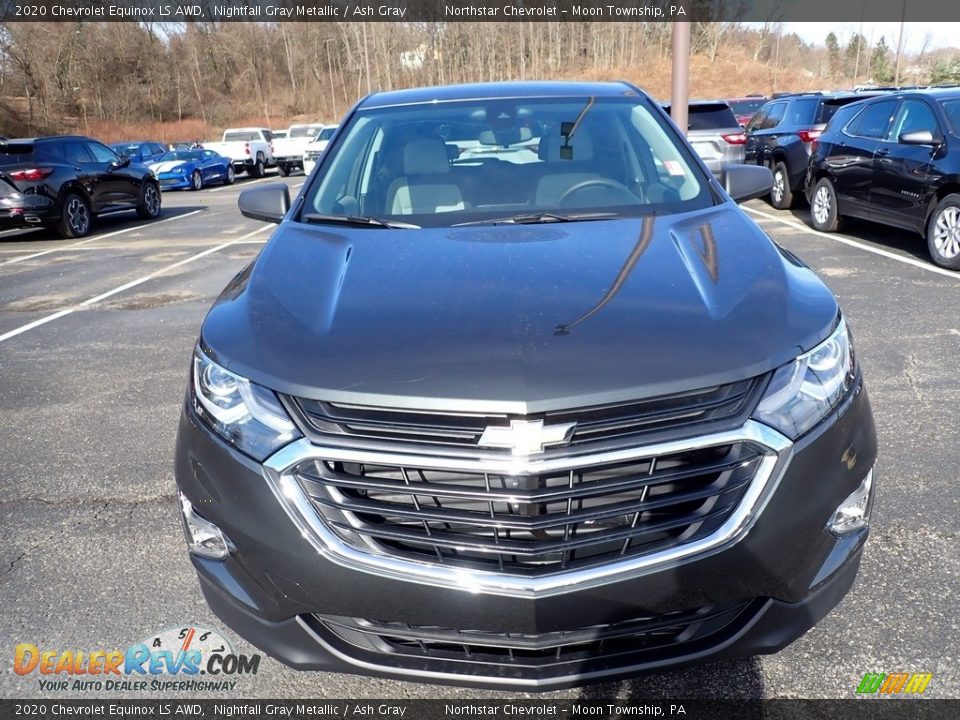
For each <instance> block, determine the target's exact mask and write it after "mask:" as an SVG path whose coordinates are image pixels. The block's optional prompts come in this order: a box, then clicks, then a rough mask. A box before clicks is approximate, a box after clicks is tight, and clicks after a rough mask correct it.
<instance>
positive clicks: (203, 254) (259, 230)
mask: <svg viewBox="0 0 960 720" xmlns="http://www.w3.org/2000/svg"><path fill="white" fill-rule="evenodd" d="M273 227H274V226H273V225H272V224H270V225H264V226H263V227H260V228H257V229H256V230H254V231H253V232H249V233H247V234H246V235H243V236H241V237H238V238H237V239H236V240H231V241H230V242H225V243H221V244H219V245H216V246H214V247H212V248H207V249H206V250H204V251H203V252H199V253H197V254H196V255H191V256H190V257H188V258H184V259H183V260H179V261H177V262H175V263H172V264H171V265H167V266H166V267H162V268H160V269H159V270H157V271H155V272H152V273H150V274H149V275H144V276H143V277H139V278H137V279H136V280H131V281H130V282H128V283H124V284H123V285H120V286H119V287H115V288H113V289H112V290H107V291H106V292H105V293H100V294H99V295H95V296H94V297H92V298H88V299H86V300H84V301H83V302H81V303H79V304H78V305H74V306H73V307H69V308H65V309H63V310H58V311H57V312H55V313H53V314H52V315H47V316H46V317H42V318H40V319H39V320H34V321H33V322H31V323H27V324H26V325H21V326H20V327H18V328H14V329H13V330H10V331H9V332H5V333H4V334H3V335H0V342H3V341H4V340H9V339H10V338H12V337H16V336H17V335H22V334H23V333H25V332H29V331H30V330H33V329H34V328H37V327H40V326H41V325H46V324H47V323H49V322H53V321H54V320H57V319H59V318H62V317H64V316H65V315H70V314H71V313H74V312H76V311H77V310H80V309H81V308H84V307H89V306H91V305H95V304H96V303H98V302H100V301H101V300H106V299H107V298H109V297H113V296H114V295H117V294H118V293H122V292H124V291H125V290H129V289H130V288H134V287H136V286H137V285H142V284H143V283H145V282H147V281H148V280H152V279H153V278H155V277H157V276H159V275H163V274H164V273H165V272H167V271H169V270H173V269H174V268H178V267H182V266H183V265H187V264H189V263H192V262H193V261H194V260H199V259H200V258H203V257H206V256H207V255H210V254H212V253H215V252H217V251H219V250H223V249H224V248H228V247H230V246H231V245H236V244H238V243H240V242H241V241H243V240H248V239H249V238H252V237H253V236H254V235H257V234H259V233H262V232H263V231H264V230H270V229H272V228H273Z"/></svg>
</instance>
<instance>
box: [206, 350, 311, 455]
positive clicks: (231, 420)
mask: <svg viewBox="0 0 960 720" xmlns="http://www.w3.org/2000/svg"><path fill="white" fill-rule="evenodd" d="M193 408H194V410H195V411H196V413H197V415H199V416H200V417H201V418H202V419H203V420H204V421H205V422H206V423H207V425H209V426H210V428H211V429H212V430H213V431H214V432H216V433H217V434H218V435H220V436H221V437H222V438H223V439H224V440H226V441H227V442H229V443H231V444H232V445H234V446H236V448H237V449H238V450H240V451H242V452H244V453H246V454H247V455H250V456H251V457H254V458H256V459H257V460H264V459H266V458H267V457H268V456H269V455H271V454H272V453H273V452H274V451H275V450H277V449H278V448H280V447H282V446H283V445H286V444H287V443H288V442H290V441H291V440H293V439H295V438H298V437H300V433H299V431H298V430H297V427H296V425H294V424H293V422H291V420H290V418H289V417H288V416H287V413H286V412H285V411H284V409H283V406H282V405H281V404H280V401H279V400H278V399H277V396H276V395H274V394H273V392H272V391H270V390H267V389H266V388H264V387H260V386H259V385H255V384H254V383H252V382H250V381H249V380H246V379H245V378H242V377H240V376H239V375H235V374H234V373H232V372H230V371H229V370H227V369H225V368H222V367H220V366H219V365H217V364H216V363H215V362H213V360H211V359H210V358H208V357H207V356H206V355H205V354H204V353H203V352H202V351H201V350H200V348H199V347H198V348H197V349H196V351H195V352H194V357H193Z"/></svg>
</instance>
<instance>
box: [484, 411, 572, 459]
mask: <svg viewBox="0 0 960 720" xmlns="http://www.w3.org/2000/svg"><path fill="white" fill-rule="evenodd" d="M576 426H577V424H576V423H562V424H559V425H544V424H543V420H511V421H510V427H502V426H498V425H488V426H487V428H486V429H485V430H484V431H483V435H481V436H480V441H479V442H478V443H477V444H478V445H479V446H480V447H487V448H508V449H509V450H510V452H511V453H512V454H513V455H536V454H537V453H542V452H543V449H544V448H545V447H547V446H549V445H565V444H566V443H568V442H570V436H571V435H573V429H574V428H575V427H576Z"/></svg>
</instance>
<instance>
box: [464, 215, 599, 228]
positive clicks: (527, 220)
mask: <svg viewBox="0 0 960 720" xmlns="http://www.w3.org/2000/svg"><path fill="white" fill-rule="evenodd" d="M615 217H617V214H616V213H611V212H597V213H573V214H569V215H561V214H560V213H552V212H540V213H523V214H520V215H511V216H509V217H502V218H493V219H491V220H472V221H471V222H464V223H457V224H456V225H453V226H452V227H465V226H467V225H534V224H537V223H563V222H580V221H585V220H609V219H610V218H615Z"/></svg>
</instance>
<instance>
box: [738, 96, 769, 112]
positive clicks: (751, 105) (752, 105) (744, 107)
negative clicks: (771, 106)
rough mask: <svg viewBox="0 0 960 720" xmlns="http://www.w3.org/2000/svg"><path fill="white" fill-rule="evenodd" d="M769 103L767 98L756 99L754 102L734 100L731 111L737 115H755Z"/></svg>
mask: <svg viewBox="0 0 960 720" xmlns="http://www.w3.org/2000/svg"><path fill="white" fill-rule="evenodd" d="M766 101H767V99H766V98H756V99H754V100H733V101H731V102H730V109H731V110H733V112H735V113H736V114H737V115H753V114H754V113H755V112H756V111H757V110H759V109H760V108H762V107H763V104H764V103H765V102H766Z"/></svg>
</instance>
